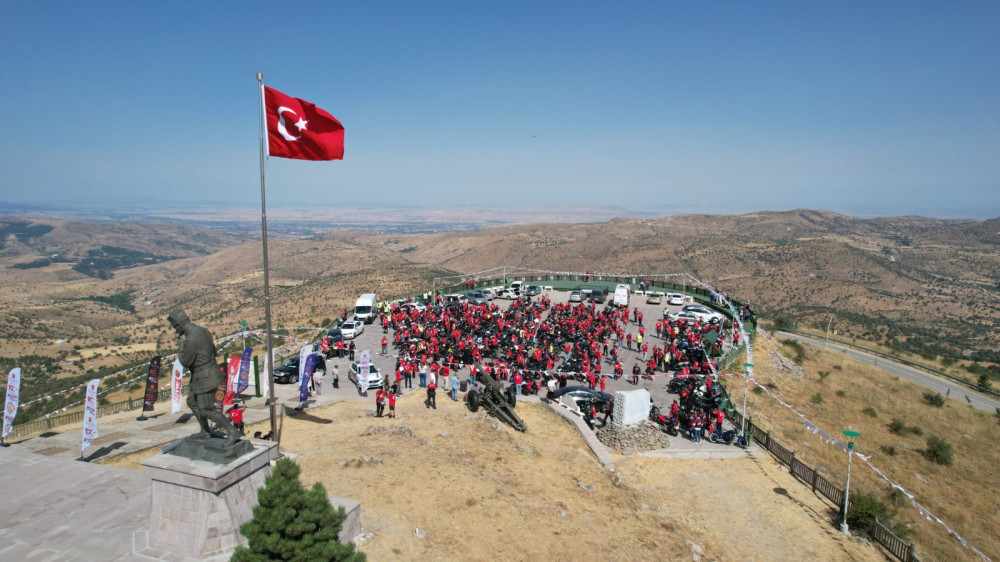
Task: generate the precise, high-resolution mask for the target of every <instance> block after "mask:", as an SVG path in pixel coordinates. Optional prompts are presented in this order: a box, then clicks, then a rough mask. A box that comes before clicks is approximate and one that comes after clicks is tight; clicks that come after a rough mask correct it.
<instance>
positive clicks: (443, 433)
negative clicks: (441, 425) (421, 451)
mask: <svg viewBox="0 0 1000 562" xmlns="http://www.w3.org/2000/svg"><path fill="white" fill-rule="evenodd" d="M449 435H451V432H450V431H442V432H441V433H439V434H438V436H439V437H448V436H449Z"/></svg>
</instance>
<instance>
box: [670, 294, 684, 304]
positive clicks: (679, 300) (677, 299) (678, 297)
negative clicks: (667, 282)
mask: <svg viewBox="0 0 1000 562" xmlns="http://www.w3.org/2000/svg"><path fill="white" fill-rule="evenodd" d="M667 304H672V305H675V306H680V305H682V304H684V295H682V294H680V293H667Z"/></svg>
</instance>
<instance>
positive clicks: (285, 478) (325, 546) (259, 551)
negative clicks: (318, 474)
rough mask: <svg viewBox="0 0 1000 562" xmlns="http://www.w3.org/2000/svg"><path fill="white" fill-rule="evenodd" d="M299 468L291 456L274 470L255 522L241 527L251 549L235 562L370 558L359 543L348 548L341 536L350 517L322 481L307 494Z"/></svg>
mask: <svg viewBox="0 0 1000 562" xmlns="http://www.w3.org/2000/svg"><path fill="white" fill-rule="evenodd" d="M299 472H301V469H300V468H299V465H297V464H295V461H292V460H291V459H289V458H288V457H282V458H280V459H278V462H276V463H275V465H274V472H273V473H272V474H271V475H270V476H268V477H267V479H266V480H265V482H264V487H263V488H261V489H260V492H258V494H257V500H258V502H259V503H258V504H257V505H256V506H254V508H253V519H251V520H250V521H247V522H246V523H244V524H243V525H242V526H241V527H240V531H241V532H242V533H243V536H245V537H246V538H247V541H248V542H249V544H250V546H249V547H244V546H241V547H237V548H236V551H235V552H233V557H232V558H231V560H232V561H234V562H249V561H254V562H256V561H263V560H293V561H302V562H314V561H320V560H346V561H351V562H357V561H363V560H365V555H364V553H361V552H356V551H355V550H354V543H347V544H342V543H340V542H339V541H338V540H337V534H338V533H340V528H341V526H342V525H343V523H344V519H345V518H346V517H347V515H346V514H345V513H344V508H343V507H339V508H337V509H336V510H334V509H333V506H332V505H331V504H330V500H329V498H327V497H326V489H324V488H323V485H322V484H320V483H319V482H317V483H316V484H314V485H313V487H312V489H311V490H306V489H305V487H304V486H302V483H301V482H300V481H299Z"/></svg>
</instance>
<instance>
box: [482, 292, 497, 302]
mask: <svg viewBox="0 0 1000 562" xmlns="http://www.w3.org/2000/svg"><path fill="white" fill-rule="evenodd" d="M482 293H483V296H485V297H486V298H487V299H489V300H493V299H495V298H497V293H496V291H494V290H493V289H483V290H482Z"/></svg>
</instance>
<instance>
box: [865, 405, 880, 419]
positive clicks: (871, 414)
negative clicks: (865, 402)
mask: <svg viewBox="0 0 1000 562" xmlns="http://www.w3.org/2000/svg"><path fill="white" fill-rule="evenodd" d="M861 413H862V414H864V415H866V416H868V417H869V418H877V417H878V412H876V411H875V408H872V407H871V406H868V407H866V408H865V409H864V410H861Z"/></svg>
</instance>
